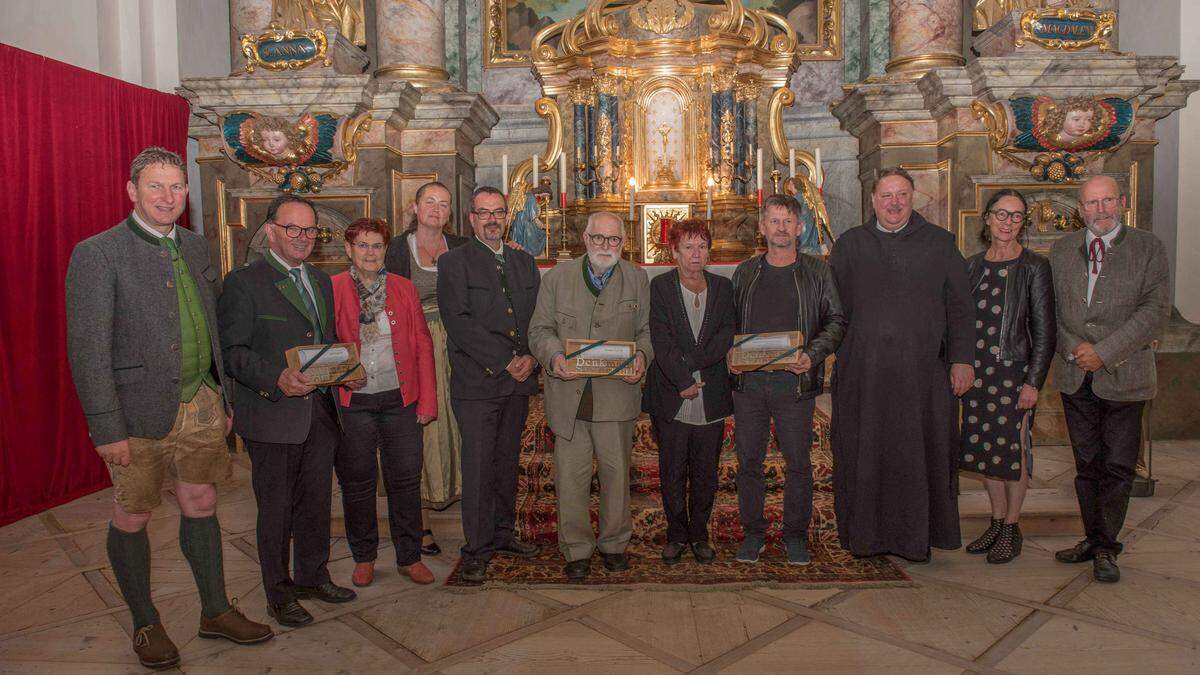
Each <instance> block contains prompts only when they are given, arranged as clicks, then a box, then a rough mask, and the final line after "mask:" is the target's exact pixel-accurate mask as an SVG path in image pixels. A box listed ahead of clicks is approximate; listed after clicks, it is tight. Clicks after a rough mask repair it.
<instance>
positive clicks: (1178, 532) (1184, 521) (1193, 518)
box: [1154, 504, 1200, 541]
mask: <svg viewBox="0 0 1200 675" xmlns="http://www.w3.org/2000/svg"><path fill="white" fill-rule="evenodd" d="M1154 531H1155V532H1161V533H1163V534H1169V535H1172V536H1175V537H1182V538H1186V539H1194V540H1196V541H1200V506H1186V505H1183V504H1178V505H1176V506H1175V508H1173V509H1172V510H1171V512H1170V513H1167V514H1166V515H1164V516H1163V517H1162V519H1160V520H1159V521H1158V523H1157V524H1155V526H1154Z"/></svg>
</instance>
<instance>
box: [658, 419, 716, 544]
mask: <svg viewBox="0 0 1200 675" xmlns="http://www.w3.org/2000/svg"><path fill="white" fill-rule="evenodd" d="M650 422H651V424H652V425H653V428H654V435H655V437H656V438H657V439H658V475H659V480H660V482H661V483H662V501H663V513H664V514H665V515H666V517H667V541H668V542H674V543H676V544H689V543H694V542H701V541H708V519H709V517H710V516H712V509H713V499H714V498H715V497H716V495H717V462H718V461H719V460H720V458H721V436H722V433H723V432H724V430H725V422H724V421H723V420H722V421H720V422H713V423H712V424H703V425H696V424H685V423H683V422H677V421H675V420H673V419H666V418H663V417H659V416H657V415H652V416H651V417H650Z"/></svg>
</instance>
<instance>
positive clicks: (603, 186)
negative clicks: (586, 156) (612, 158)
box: [575, 160, 618, 195]
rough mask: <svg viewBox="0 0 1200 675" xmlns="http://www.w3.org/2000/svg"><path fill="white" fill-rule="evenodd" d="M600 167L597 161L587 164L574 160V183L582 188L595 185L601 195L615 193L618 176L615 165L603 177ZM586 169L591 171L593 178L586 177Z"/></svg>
mask: <svg viewBox="0 0 1200 675" xmlns="http://www.w3.org/2000/svg"><path fill="white" fill-rule="evenodd" d="M600 168H601V166H600V164H599V162H592V163H590V164H588V163H585V162H582V161H580V160H576V161H575V185H577V186H578V187H581V188H584V189H587V188H589V187H591V186H592V185H595V186H596V187H597V188H599V190H600V194H602V195H610V194H616V192H617V178H618V176H617V171H616V167H612V168H611V169H610V171H609V175H608V176H604V177H601V176H600ZM588 171H591V172H592V175H593V176H595V178H588V177H587V174H588Z"/></svg>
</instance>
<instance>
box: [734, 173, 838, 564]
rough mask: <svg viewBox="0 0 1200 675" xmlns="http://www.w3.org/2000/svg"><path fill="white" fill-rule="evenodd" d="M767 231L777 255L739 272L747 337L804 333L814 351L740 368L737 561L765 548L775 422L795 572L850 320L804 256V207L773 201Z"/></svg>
mask: <svg viewBox="0 0 1200 675" xmlns="http://www.w3.org/2000/svg"><path fill="white" fill-rule="evenodd" d="M759 230H760V231H761V232H762V234H763V237H764V238H765V239H766V240H767V252H766V253H765V254H763V255H757V256H754V257H752V258H750V259H748V260H746V261H744V262H742V264H740V265H738V267H737V270H735V271H734V273H733V286H734V296H735V298H736V303H737V315H738V333H742V334H745V333H765V332H775V331H790V330H798V331H800V332H801V333H802V334H803V340H804V343H803V348H802V350H801V356H800V359H799V361H798V362H797V363H794V364H792V365H790V366H789V367H788V368H787V370H780V371H774V372H745V373H743V372H740V371H737V370H736V369H734V368H732V367H731V368H730V372H732V373H733V374H734V375H736V376H737V383H736V385H735V391H734V394H733V407H734V415H735V419H736V420H737V427H736V430H737V456H738V473H737V492H738V512H739V514H740V516H741V521H742V530H743V531H744V532H745V538H744V539H743V540H742V545H741V546H740V547H739V548H738V552H737V559H738V560H739V561H741V562H757V561H758V556H759V553H760V552H761V551H762V550H763V548H764V546H765V542H766V530H767V521H766V519H765V518H764V517H763V501H764V499H765V492H764V491H765V480H764V478H763V460H764V458H765V456H766V448H767V441H768V439H769V437H770V429H771V420H772V419H773V420H774V421H775V433H776V435H777V436H778V440H779V449H780V451H781V452H782V453H783V457H784V460H785V462H786V482H785V485H784V501H783V541H784V550H785V552H786V554H787V560H788V562H789V563H790V564H794V565H807V564H808V563H809V560H810V558H809V554H808V543H807V539H808V537H807V535H808V524H809V521H810V520H811V519H812V464H811V462H810V460H809V447H810V446H811V445H812V416H813V410H814V408H815V401H814V399H815V398H816V396H817V395H818V394H820V393H821V390H822V387H823V385H824V371H825V365H824V364H825V358H826V357H827V356H829V355H830V354H832V353H833V352H834V351H836V350H837V347H838V345H839V344H840V343H841V341H842V336H843V335H845V332H846V319H845V317H844V316H843V314H842V306H841V301H840V300H839V299H838V292H837V288H836V287H835V286H834V282H833V274H832V272H831V271H830V269H829V266H828V265H827V264H826V263H825V262H824V261H822V260H820V259H818V258H814V257H812V256H808V255H804V254H802V253H798V252H797V251H796V237H797V235H798V234H799V232H800V204H799V203H798V202H797V201H796V200H795V199H793V198H791V197H787V196H784V195H772V196H770V197H768V198H767V200H766V202H765V203H764V205H763V216H762V222H761V223H760V224H759ZM786 308H795V309H794V311H785V309H786Z"/></svg>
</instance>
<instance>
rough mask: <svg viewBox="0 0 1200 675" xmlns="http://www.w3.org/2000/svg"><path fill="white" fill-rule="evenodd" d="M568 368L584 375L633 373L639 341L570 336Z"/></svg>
mask: <svg viewBox="0 0 1200 675" xmlns="http://www.w3.org/2000/svg"><path fill="white" fill-rule="evenodd" d="M565 347H566V350H567V351H566V353H565V354H564V356H566V357H567V369H568V370H570V371H571V372H573V373H575V374H577V375H582V376H584V377H624V376H626V375H632V374H633V371H634V368H635V361H636V360H637V343H634V342H626V341H623V340H583V339H577V338H568V339H567V342H566V345H565Z"/></svg>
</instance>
